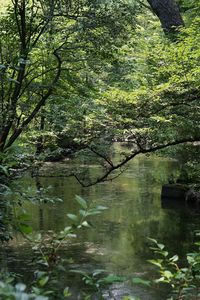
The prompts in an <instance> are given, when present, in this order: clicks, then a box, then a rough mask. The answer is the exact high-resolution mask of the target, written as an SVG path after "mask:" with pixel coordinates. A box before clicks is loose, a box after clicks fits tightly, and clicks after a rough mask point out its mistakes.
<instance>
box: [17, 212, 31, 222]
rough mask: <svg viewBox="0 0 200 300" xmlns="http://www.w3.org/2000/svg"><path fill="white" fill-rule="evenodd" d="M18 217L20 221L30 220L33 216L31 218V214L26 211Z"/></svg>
mask: <svg viewBox="0 0 200 300" xmlns="http://www.w3.org/2000/svg"><path fill="white" fill-rule="evenodd" d="M18 219H19V220H20V221H30V219H31V218H30V215H28V214H26V213H24V214H21V215H19V216H18Z"/></svg>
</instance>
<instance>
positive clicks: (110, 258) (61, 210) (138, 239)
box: [2, 156, 200, 300]
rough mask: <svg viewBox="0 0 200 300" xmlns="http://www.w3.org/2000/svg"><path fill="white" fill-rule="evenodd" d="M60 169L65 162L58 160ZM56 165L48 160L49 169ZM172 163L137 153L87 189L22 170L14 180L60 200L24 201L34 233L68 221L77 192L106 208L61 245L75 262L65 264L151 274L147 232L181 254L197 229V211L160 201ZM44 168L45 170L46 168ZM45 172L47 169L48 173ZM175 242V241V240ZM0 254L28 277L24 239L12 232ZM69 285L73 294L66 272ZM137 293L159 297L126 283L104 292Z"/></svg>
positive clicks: (77, 284) (9, 265)
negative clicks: (112, 176)
mask: <svg viewBox="0 0 200 300" xmlns="http://www.w3.org/2000/svg"><path fill="white" fill-rule="evenodd" d="M56 167H58V168H60V172H62V168H65V167H66V166H65V165H64V164H60V165H59V164H57V166H56ZM53 169H55V164H54V163H52V164H48V168H47V170H49V172H52V170H53ZM176 169H177V165H176V163H175V162H174V161H172V160H167V159H163V158H159V157H156V156H151V157H144V156H139V157H137V158H136V159H134V161H133V162H132V163H131V164H130V167H129V169H128V170H127V171H126V172H125V173H123V175H122V176H121V177H119V178H117V179H116V180H114V181H112V182H105V183H102V184H99V185H95V186H92V187H90V188H82V187H81V186H80V185H79V184H78V183H77V182H76V181H75V180H74V179H73V178H63V177H62V178H59V177H55V178H52V177H44V178H43V177H40V178H39V177H38V178H31V176H30V175H26V176H24V177H23V178H21V179H19V180H18V182H17V184H20V186H21V188H22V189H24V190H28V189H32V190H36V191H37V190H41V189H42V188H47V187H48V186H51V189H49V192H48V193H49V195H50V196H51V197H59V198H62V199H63V202H62V203H60V202H58V203H56V204H51V205H49V204H46V203H45V202H43V203H40V204H34V203H30V202H26V203H25V204H24V208H25V209H26V210H27V211H28V212H29V213H30V214H31V215H32V221H31V222H32V224H31V225H32V226H33V228H34V231H35V232H38V231H47V230H55V231H59V230H61V229H63V228H64V227H65V226H67V225H68V224H69V220H68V218H67V216H66V214H67V213H69V212H70V213H76V211H77V209H78V207H77V204H76V202H75V201H74V198H75V195H81V196H82V197H83V198H85V199H87V200H88V201H93V202H94V203H98V204H101V205H104V206H107V207H108V208H109V209H108V210H107V211H105V212H104V213H103V214H102V215H100V216H98V217H95V220H93V223H94V226H95V228H94V229H91V230H87V231H83V232H82V234H81V235H80V237H79V239H78V240H76V243H74V244H72V245H71V246H69V247H68V248H66V249H63V252H62V255H64V256H65V257H71V258H72V259H73V261H74V265H73V264H72V265H71V266H70V267H73V268H76V267H77V268H78V269H81V270H85V271H90V270H93V269H96V268H101V269H102V268H103V269H105V270H106V271H107V272H108V273H114V274H120V275H124V276H127V277H129V278H131V277H139V276H145V277H146V278H151V277H152V274H153V273H152V272H153V271H152V266H151V265H150V264H149V263H147V259H150V258H151V257H152V254H151V252H150V250H149V247H148V243H147V237H153V238H156V239H157V240H159V241H161V242H162V243H164V244H165V245H166V247H167V248H168V249H169V251H170V253H171V254H175V253H177V254H179V255H184V254H185V253H186V252H187V251H188V250H189V248H190V245H191V243H192V241H193V239H194V236H193V231H194V230H195V229H198V228H200V218H199V215H198V214H195V215H193V214H192V213H188V211H186V210H185V209H184V208H182V209H179V207H176V208H175V209H174V207H173V208H171V207H169V206H167V205H166V206H162V205H161V200H160V194H161V186H162V184H164V183H166V182H167V179H168V178H169V176H170V175H171V174H172V173H173V172H175V171H176ZM47 172H48V171H47ZM47 174H48V173H47ZM174 241H176V243H174ZM6 250H7V251H6V254H5V251H4V252H3V253H2V258H3V256H4V260H5V259H6V262H7V263H6V264H7V269H8V270H9V271H13V272H17V273H21V274H23V275H24V277H25V278H26V280H30V281H31V280H32V270H34V267H32V265H31V254H30V253H31V252H30V249H29V248H28V246H27V244H26V243H25V242H24V241H23V240H22V239H21V238H20V237H19V236H16V237H14V239H13V240H12V241H11V242H10V243H9V244H8V246H7V249H6ZM68 280H69V282H68V284H69V285H70V286H71V287H72V289H73V290H74V295H75V296H72V297H71V298H70V299H78V296H77V293H78V290H79V289H80V286H81V284H82V283H81V281H80V279H77V278H76V279H74V278H73V276H71V277H70V276H69V277H68ZM128 293H130V294H132V295H134V296H139V297H140V298H141V300H148V299H149V300H150V299H151V300H161V299H162V300H163V295H161V294H160V292H156V291H152V290H151V291H150V290H145V289H144V288H142V287H141V288H140V287H135V286H134V287H131V286H128V285H127V284H126V283H123V284H122V283H120V284H113V285H112V286H111V287H110V289H109V291H108V290H107V291H105V295H104V296H105V299H111V298H112V297H111V295H114V296H113V297H114V298H115V299H118V300H119V299H122V295H124V294H128Z"/></svg>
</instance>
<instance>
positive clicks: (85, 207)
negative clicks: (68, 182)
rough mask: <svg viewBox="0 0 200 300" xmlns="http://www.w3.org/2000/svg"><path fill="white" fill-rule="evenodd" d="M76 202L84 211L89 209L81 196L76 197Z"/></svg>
mask: <svg viewBox="0 0 200 300" xmlns="http://www.w3.org/2000/svg"><path fill="white" fill-rule="evenodd" d="M75 199H76V201H77V202H78V203H79V204H80V206H81V207H82V208H84V209H87V202H86V201H85V200H84V199H83V198H82V197H80V196H78V195H76V198H75Z"/></svg>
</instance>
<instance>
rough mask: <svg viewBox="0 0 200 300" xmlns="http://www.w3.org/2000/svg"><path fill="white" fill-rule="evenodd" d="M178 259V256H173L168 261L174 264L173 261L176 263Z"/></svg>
mask: <svg viewBox="0 0 200 300" xmlns="http://www.w3.org/2000/svg"><path fill="white" fill-rule="evenodd" d="M178 259H179V257H178V255H174V256H172V257H171V258H170V259H169V260H170V261H173V262H175V261H177V260H178Z"/></svg>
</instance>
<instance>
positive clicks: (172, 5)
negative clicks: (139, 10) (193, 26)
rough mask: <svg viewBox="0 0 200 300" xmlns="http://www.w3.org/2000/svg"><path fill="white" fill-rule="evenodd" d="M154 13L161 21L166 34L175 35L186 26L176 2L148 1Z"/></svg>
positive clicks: (168, 0) (173, 0)
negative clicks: (181, 27)
mask: <svg viewBox="0 0 200 300" xmlns="http://www.w3.org/2000/svg"><path fill="white" fill-rule="evenodd" d="M147 1H148V2H149V4H150V6H151V8H152V10H153V12H154V13H155V14H156V15H157V16H158V18H159V19H160V22H161V25H162V27H163V30H164V32H165V33H174V32H176V31H177V28H178V27H180V26H183V25H184V22H183V19H182V16H181V14H180V10H179V7H178V4H177V3H176V1H175V0H147Z"/></svg>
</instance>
